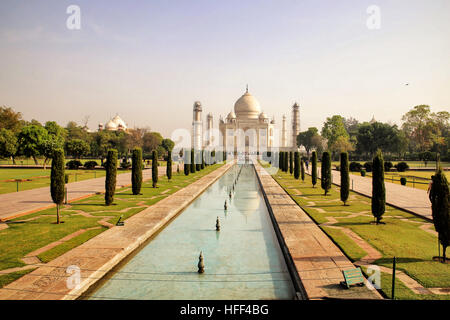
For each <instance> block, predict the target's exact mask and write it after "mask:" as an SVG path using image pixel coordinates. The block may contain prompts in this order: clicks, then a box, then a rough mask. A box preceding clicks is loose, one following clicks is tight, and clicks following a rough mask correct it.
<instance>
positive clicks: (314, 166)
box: [311, 151, 317, 188]
mask: <svg viewBox="0 0 450 320" xmlns="http://www.w3.org/2000/svg"><path fill="white" fill-rule="evenodd" d="M311 162H312V163H311V182H312V185H313V188H314V187H315V185H316V183H317V152H316V151H313V152H312V155H311Z"/></svg>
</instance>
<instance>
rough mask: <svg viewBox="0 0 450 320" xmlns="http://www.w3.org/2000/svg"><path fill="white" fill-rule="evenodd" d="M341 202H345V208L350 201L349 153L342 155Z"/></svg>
mask: <svg viewBox="0 0 450 320" xmlns="http://www.w3.org/2000/svg"><path fill="white" fill-rule="evenodd" d="M339 167H340V168H341V170H340V172H341V188H340V191H341V201H342V202H344V206H345V204H346V202H347V200H348V196H349V194H350V176H349V165H348V153H347V152H342V153H341V164H340V166H339Z"/></svg>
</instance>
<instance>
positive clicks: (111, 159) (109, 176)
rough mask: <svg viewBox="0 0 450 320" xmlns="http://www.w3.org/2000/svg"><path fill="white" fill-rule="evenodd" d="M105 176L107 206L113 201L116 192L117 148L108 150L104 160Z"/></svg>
mask: <svg viewBox="0 0 450 320" xmlns="http://www.w3.org/2000/svg"><path fill="white" fill-rule="evenodd" d="M105 169H106V178H105V205H107V206H109V205H111V204H112V203H113V201H114V193H115V192H116V178H117V150H115V149H111V150H108V155H107V157H106V162H105Z"/></svg>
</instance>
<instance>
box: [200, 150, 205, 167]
mask: <svg viewBox="0 0 450 320" xmlns="http://www.w3.org/2000/svg"><path fill="white" fill-rule="evenodd" d="M200 155H201V157H202V159H201V162H202V163H201V168H200V169H202V170H203V169H205V150H202V151H201V154H200Z"/></svg>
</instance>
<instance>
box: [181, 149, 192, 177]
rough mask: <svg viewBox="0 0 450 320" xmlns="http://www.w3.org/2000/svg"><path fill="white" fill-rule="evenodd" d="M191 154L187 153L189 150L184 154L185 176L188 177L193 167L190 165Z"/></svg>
mask: <svg viewBox="0 0 450 320" xmlns="http://www.w3.org/2000/svg"><path fill="white" fill-rule="evenodd" d="M190 157H191V156H190V154H189V152H188V151H187V149H186V150H184V153H183V158H184V159H183V161H184V175H186V176H188V175H189V172H190V171H191V165H190V164H189V163H188V162H189V161H188V160H189V159H190Z"/></svg>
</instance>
